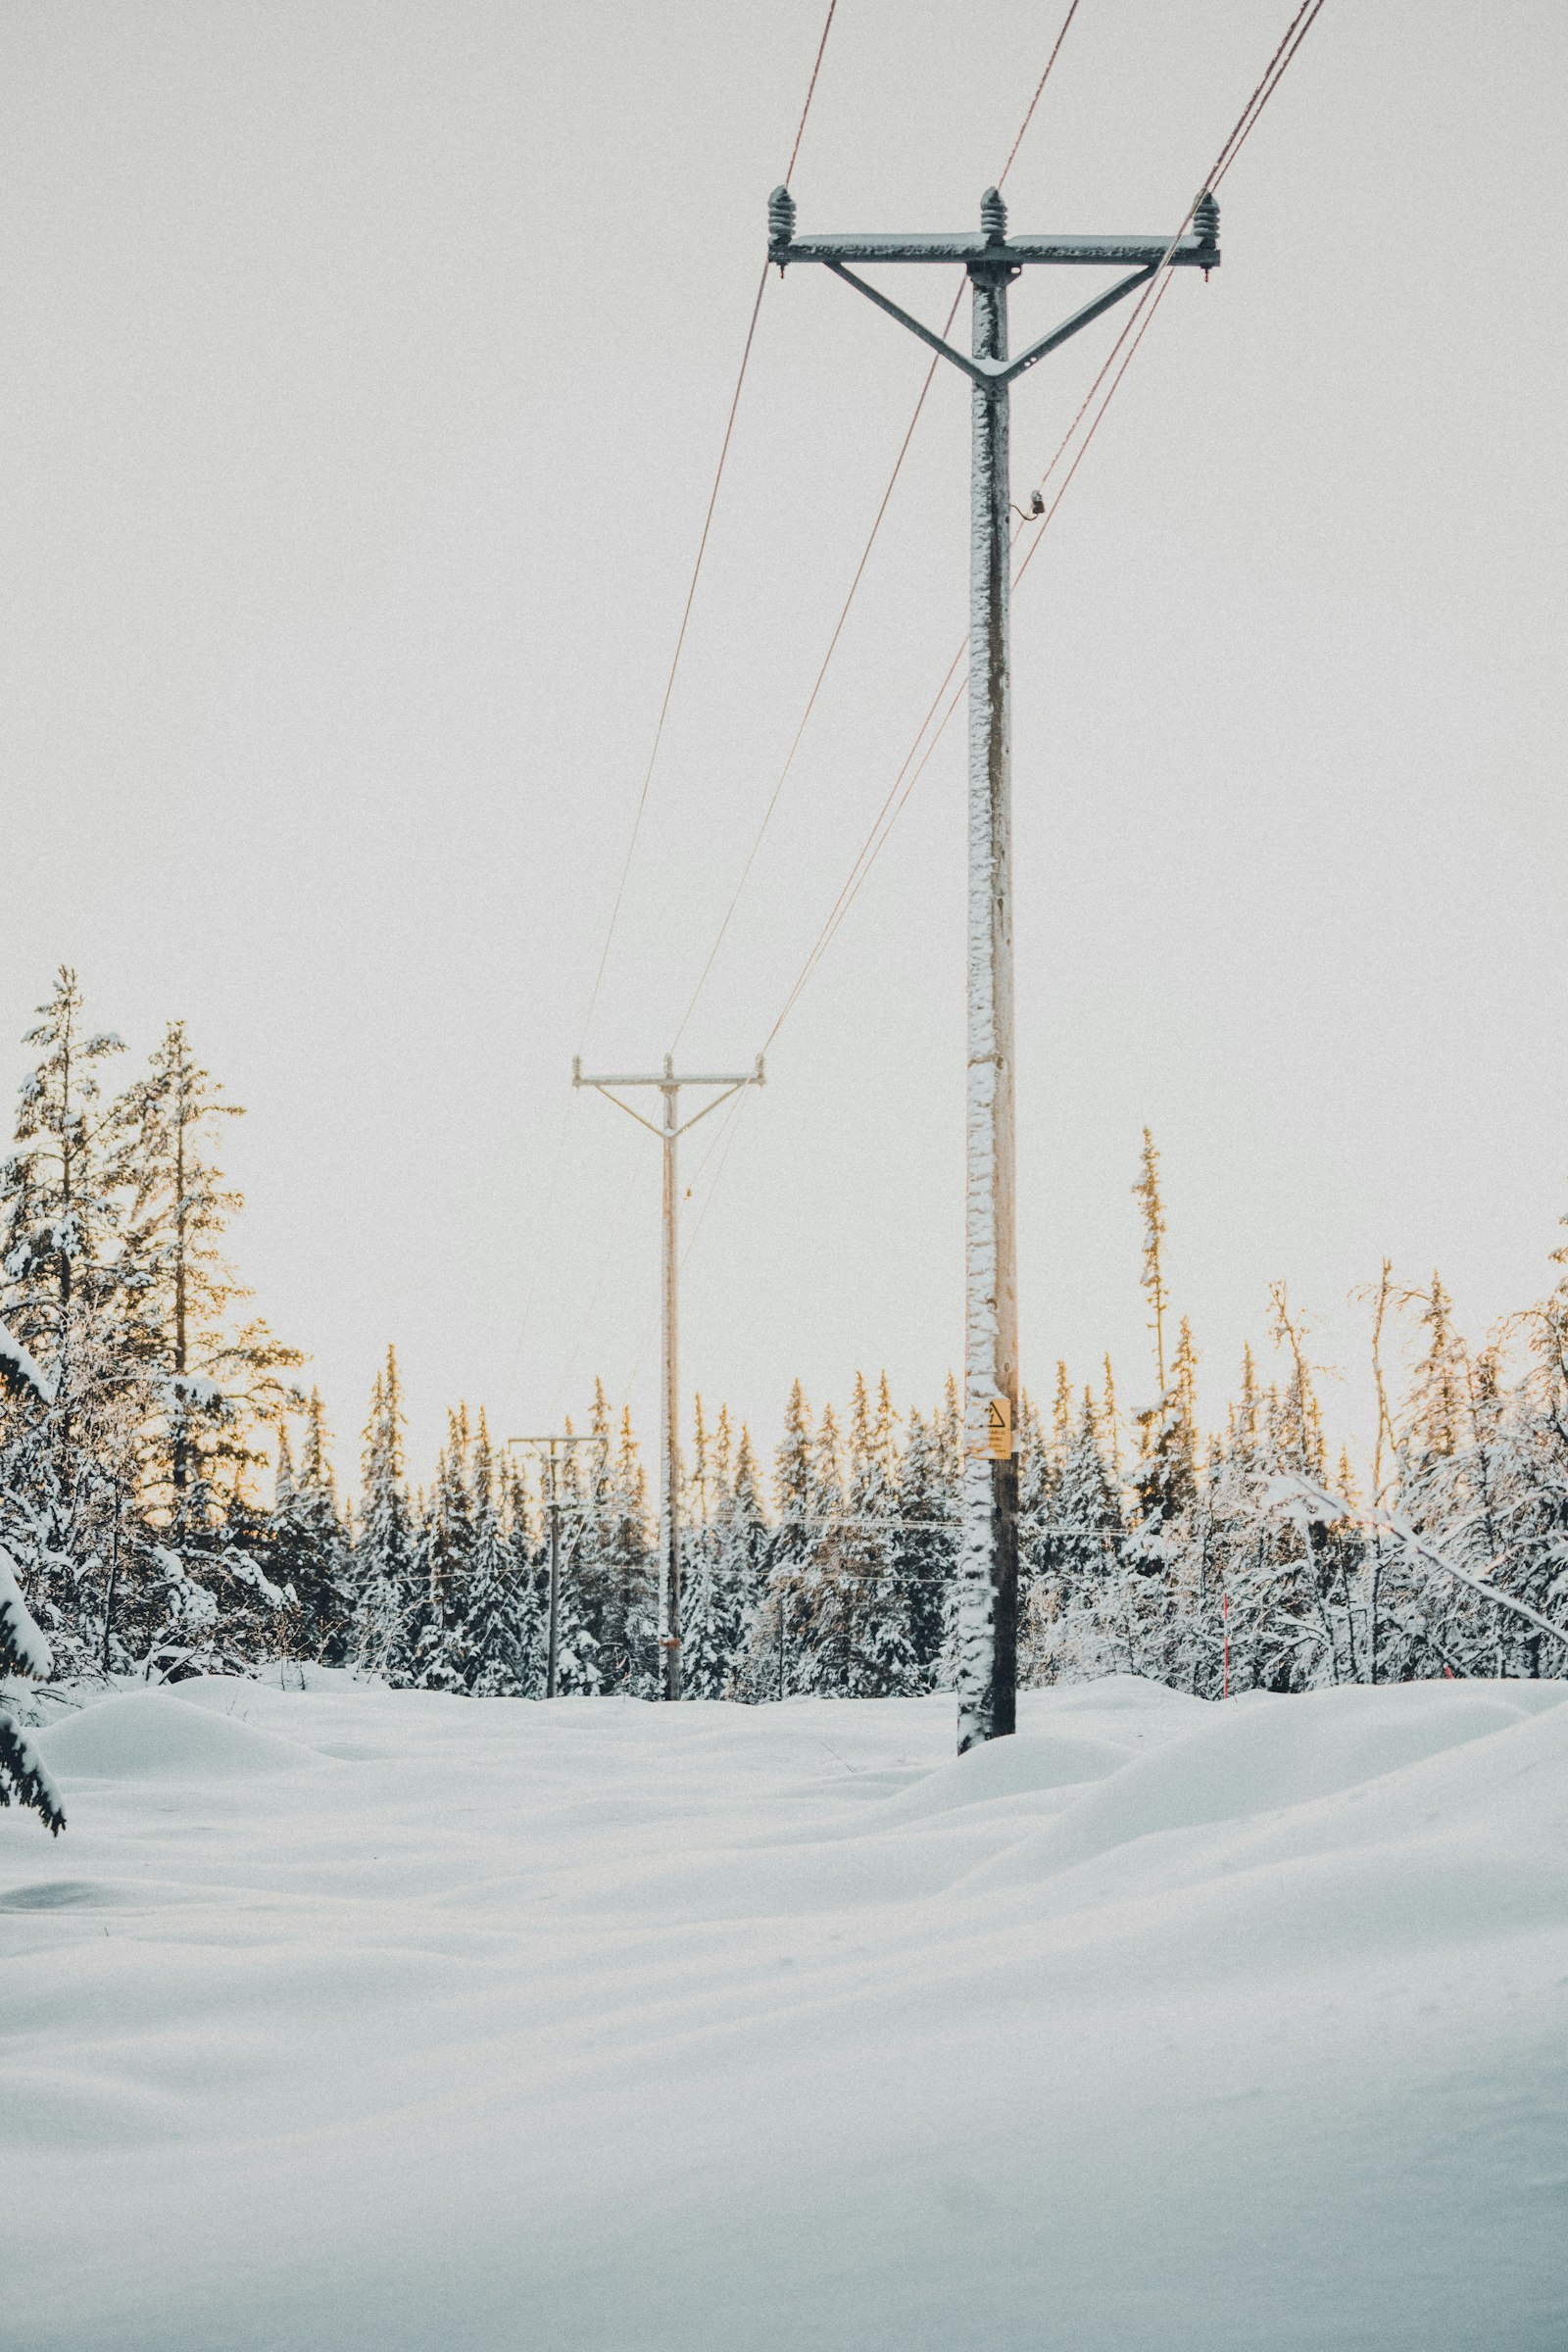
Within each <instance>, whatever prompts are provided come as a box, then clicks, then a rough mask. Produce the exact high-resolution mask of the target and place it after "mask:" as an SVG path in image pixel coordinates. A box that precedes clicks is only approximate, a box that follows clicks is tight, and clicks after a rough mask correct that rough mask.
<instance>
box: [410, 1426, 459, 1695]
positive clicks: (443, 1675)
mask: <svg viewBox="0 0 1568 2352" xmlns="http://www.w3.org/2000/svg"><path fill="white" fill-rule="evenodd" d="M472 1443H473V1440H472V1433H471V1431H470V1429H469V1426H468V1408H467V1406H466V1404H464V1405H460V1406H459V1407H458V1410H457V1411H456V1412H455V1413H449V1414H448V1416H447V1442H446V1445H445V1446H444V1447H443V1448H442V1452H441V1458H440V1460H439V1461H438V1463H437V1464H436V1474H435V1484H434V1486H433V1487H432V1488H431V1491H430V1495H429V1499H428V1500H427V1502H426V1504H425V1509H424V1516H423V1519H422V1521H421V1523H420V1527H419V1534H418V1542H417V1548H416V1554H415V1559H416V1574H417V1578H418V1580H419V1582H420V1583H421V1584H422V1586H423V1588H424V1592H423V1603H424V1606H423V1611H422V1614H423V1623H422V1625H421V1626H420V1628H419V1632H418V1637H417V1642H416V1643H415V1648H414V1657H413V1660H412V1668H411V1674H410V1680H411V1681H412V1683H413V1684H414V1686H415V1688H416V1689H417V1690H420V1691H466V1689H467V1687H468V1682H469V1676H470V1672H471V1659H470V1655H469V1647H468V1607H469V1602H470V1599H471V1593H470V1581H471V1578H472V1574H473V1555H474V1524H473V1495H472V1490H471V1487H470V1484H469V1468H468V1456H469V1452H470V1449H471V1446H472Z"/></svg>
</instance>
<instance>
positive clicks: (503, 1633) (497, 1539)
mask: <svg viewBox="0 0 1568 2352" xmlns="http://www.w3.org/2000/svg"><path fill="white" fill-rule="evenodd" d="M469 1493H470V1498H471V1510H472V1517H473V1555H472V1566H471V1568H470V1571H469V1576H468V1605H467V1615H466V1644H467V1671H468V1684H467V1687H468V1689H469V1691H472V1692H473V1694H474V1695H475V1696H476V1697H479V1698H519V1697H521V1695H522V1693H523V1689H524V1681H523V1675H524V1659H523V1655H522V1649H523V1628H522V1622H521V1617H522V1611H521V1607H520V1605H519V1604H520V1601H521V1597H522V1596H521V1593H519V1590H518V1586H517V1581H516V1578H515V1575H514V1572H513V1565H514V1555H513V1550H512V1546H511V1544H510V1543H509V1542H508V1540H507V1534H506V1530H505V1527H504V1525H503V1522H502V1495H501V1481H500V1470H499V1466H498V1464H497V1462H496V1458H495V1452H494V1448H493V1447H492V1446H491V1444H490V1430H489V1425H488V1423H487V1422H486V1420H485V1416H484V1414H483V1412H481V1413H480V1415H479V1428H478V1432H477V1435H476V1436H475V1438H474V1442H473V1455H472V1460H471V1463H470V1467H469Z"/></svg>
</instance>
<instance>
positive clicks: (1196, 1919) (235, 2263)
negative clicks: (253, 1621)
mask: <svg viewBox="0 0 1568 2352" xmlns="http://www.w3.org/2000/svg"><path fill="white" fill-rule="evenodd" d="M294 1672H295V1670H292V1669H290V1670H289V1673H290V1676H291V1677H292V1676H293V1675H294ZM307 1680H308V1684H309V1687H308V1688H307V1689H306V1690H304V1691H298V1690H289V1691H283V1690H279V1689H278V1688H276V1687H275V1686H267V1685H262V1684H255V1683H237V1682H229V1681H219V1680H211V1681H203V1682H196V1683H187V1684H185V1685H182V1686H181V1687H180V1688H179V1689H178V1690H177V1691H142V1690H136V1691H128V1692H125V1693H123V1694H121V1695H117V1696H113V1697H109V1698H104V1699H101V1700H98V1701H96V1702H95V1703H88V1704H86V1705H84V1706H83V1707H82V1708H81V1710H80V1711H79V1712H76V1713H73V1714H70V1715H67V1716H66V1717H64V1718H63V1719H62V1720H61V1721H59V1722H58V1723H56V1724H55V1725H54V1726H53V1727H52V1728H51V1729H50V1730H48V1731H46V1732H45V1733H43V1734H42V1735H41V1738H40V1745H41V1747H42V1750H43V1753H44V1755H45V1756H46V1758H47V1761H48V1763H49V1765H50V1768H51V1770H52V1771H53V1772H54V1774H55V1776H56V1778H57V1779H58V1780H59V1781H60V1782H61V1784H62V1786H63V1788H64V1790H65V1795H66V1800H67V1806H68V1811H69V1813H70V1828H69V1829H68V1831H67V1833H66V1835H65V1837H64V1838H61V1839H60V1840H59V1841H58V1843H54V1842H51V1841H50V1840H49V1839H47V1838H45V1837H44V1836H43V1835H42V1833H41V1832H40V1831H39V1830H38V1828H37V1825H36V1824H35V1823H32V1822H31V1821H29V1820H26V1819H24V1818H22V1817H19V1816H14V1815H9V1816H0V1952H3V1953H4V1956H5V1961H6V1969H5V1985H6V1991H5V1996H4V2000H3V2004H0V2031H3V2034H4V2036H5V2052H4V2070H3V2075H4V2082H5V2091H4V2119H5V2120H4V2125H3V2128H0V2216H3V2221H0V2232H3V2236H0V2245H3V2272H4V2276H3V2284H0V2343H3V2344H4V2345H5V2347H6V2352H66V2348H67V2347H69V2348H70V2352H98V2348H100V2347H102V2348H104V2352H108V2348H109V2347H114V2348H115V2352H220V2348H222V2352H229V2348H230V2347H232V2348H233V2352H262V2348H263V2347H265V2348H267V2352H272V2348H273V2347H276V2348H278V2352H281V2348H282V2347H284V2346H287V2347H289V2348H290V2352H302V2348H306V2347H310V2348H314V2347H321V2352H338V2348H339V2347H342V2348H343V2352H360V2348H361V2347H367V2348H368V2347H371V2346H374V2347H376V2348H377V2352H436V2348H437V2347H440V2348H441V2352H458V2348H467V2347H472V2348H473V2352H500V2348H501V2347H508V2348H509V2352H510V2348H511V2347H515V2346H534V2345H538V2346H540V2347H544V2346H550V2347H561V2348H563V2352H654V2348H655V2347H658V2348H659V2352H665V2348H669V2352H673V2348H675V2347H683V2348H684V2347H696V2348H699V2352H709V2348H710V2347H711V2352H718V2348H719V2347H724V2348H725V2352H754V2348H755V2352H785V2348H786V2347H788V2348H789V2352H817V2348H818V2347H820V2348H822V2352H839V2348H840V2347H843V2348H844V2352H849V2348H850V2347H852V2346H853V2347H856V2352H925V2348H926V2347H930V2348H931V2352H936V2348H937V2347H943V2348H944V2352H945V2348H947V2347H953V2348H955V2352H957V2348H964V2347H968V2346H971V2345H972V2346H980V2345H985V2346H987V2347H989V2348H992V2352H997V2348H1001V2352H1013V2348H1014V2347H1016V2348H1017V2352H1024V2348H1025V2347H1029V2348H1031V2352H1032V2348H1034V2347H1051V2348H1053V2352H1054V2348H1056V2347H1060V2348H1061V2352H1111V2347H1115V2348H1116V2352H1146V2348H1147V2352H1188V2348H1189V2347H1191V2348H1193V2352H1197V2347H1199V2346H1203V2347H1205V2352H1231V2348H1234V2352H1242V2348H1243V2347H1246V2348H1248V2352H1253V2348H1256V2352H1273V2348H1274V2347H1292V2348H1295V2347H1300V2348H1301V2352H1306V2348H1307V2347H1314V2348H1315V2347H1327V2346H1341V2345H1344V2346H1352V2345H1353V2346H1361V2345H1366V2346H1373V2345H1375V2346H1377V2347H1378V2348H1379V2352H1404V2348H1405V2347H1408V2348H1409V2352H1417V2347H1419V2348H1420V2352H1447V2348H1449V2347H1452V2348H1453V2352H1468V2348H1470V2347H1475V2348H1476V2352H1480V2348H1481V2347H1483V2346H1485V2347H1488V2352H1492V2348H1493V2347H1507V2348H1509V2352H1514V2348H1517V2352H1561V2348H1562V2347H1563V2346H1565V2345H1568V2258H1565V2255H1564V2247H1565V2246H1568V2210H1565V2206H1568V2200H1565V2197H1564V2186H1565V2180H1568V1934H1565V1932H1564V1929H1565V1922H1568V1690H1565V1688H1564V1686H1563V1685H1560V1684H1527V1683H1503V1684H1499V1683H1486V1684H1483V1683H1469V1684H1417V1685H1404V1686H1399V1687H1396V1688H1393V1689H1387V1690H1377V1691H1369V1690H1364V1689H1354V1690H1346V1691H1323V1692H1319V1693H1315V1694H1312V1695H1309V1696H1304V1697H1295V1698H1289V1699H1273V1698H1264V1697H1251V1698H1248V1699H1244V1700H1241V1701H1236V1702H1232V1703H1231V1704H1229V1705H1225V1706H1214V1705H1208V1704H1205V1703H1203V1702H1201V1701H1199V1700H1195V1699H1192V1698H1188V1697H1186V1696H1184V1695H1182V1694H1181V1693H1178V1692H1174V1691H1165V1690H1162V1689H1157V1688H1155V1687H1153V1686H1152V1685H1147V1684H1143V1683H1139V1682H1136V1681H1133V1680H1131V1679H1130V1678H1129V1679H1116V1680H1113V1681H1110V1682H1104V1683H1100V1684H1095V1685H1090V1686H1086V1687H1081V1688H1074V1689H1067V1690H1060V1691H1049V1692H1037V1693H1033V1694H1031V1695H1029V1696H1027V1697H1026V1698H1025V1699H1024V1701H1023V1706H1022V1726H1023V1728H1022V1731H1021V1733H1020V1736H1019V1737H1018V1738H1017V1739H1015V1740H1008V1741H1002V1742H998V1743H996V1744H995V1745H994V1746H992V1747H989V1748H985V1749H982V1750H979V1751H977V1752H975V1753H973V1754H971V1755H969V1756H967V1757H964V1758H962V1759H961V1760H958V1761H955V1760H954V1759H953V1757H952V1752H951V1751H952V1742H953V1709H952V1702H951V1700H948V1699H914V1700H881V1701H851V1700H837V1701H834V1700H822V1701H813V1700H794V1701H790V1702H788V1703H786V1704H785V1705H783V1706H769V1707H758V1708H744V1707H732V1706H727V1705H721V1704H716V1703H710V1704H693V1705H683V1706H680V1707H677V1708H660V1707H654V1706H647V1705H641V1704H638V1703H636V1702H631V1701H619V1700H597V1701H596V1700H558V1701H556V1702H554V1703H553V1704H550V1705H546V1704H543V1703H539V1702H527V1701H513V1700H472V1699H459V1698H448V1697H444V1696H439V1695H436V1694H432V1693H426V1692H415V1691H399V1692H391V1691H382V1690H378V1689H374V1688H369V1687H365V1686H360V1685H356V1684H354V1683H353V1682H352V1681H350V1680H349V1679H348V1678H347V1677H344V1676H338V1675H331V1674H326V1673H323V1672H320V1671H319V1670H307Z"/></svg>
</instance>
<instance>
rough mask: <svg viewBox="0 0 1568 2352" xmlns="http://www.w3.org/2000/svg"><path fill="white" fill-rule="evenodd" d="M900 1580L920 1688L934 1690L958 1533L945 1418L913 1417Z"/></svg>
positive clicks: (901, 1477)
mask: <svg viewBox="0 0 1568 2352" xmlns="http://www.w3.org/2000/svg"><path fill="white" fill-rule="evenodd" d="M897 1542H898V1574H899V1582H900V1584H901V1585H902V1587H903V1589H904V1591H905V1593H906V1594H907V1604H908V1610H909V1636H910V1640H911V1642H912V1643H913V1646H914V1659H915V1666H916V1669H917V1671H918V1674H919V1679H920V1687H921V1688H922V1689H923V1690H931V1689H933V1688H934V1687H935V1683H936V1677H937V1674H938V1670H939V1667H940V1664H941V1659H942V1645H943V1634H944V1630H945V1628H946V1624H947V1602H948V1594H949V1591H950V1588H951V1587H952V1584H953V1579H954V1573H955V1569H956V1563H957V1548H958V1530H957V1518H956V1512H955V1509H954V1495H953V1485H952V1481H951V1479H950V1478H949V1476H948V1470H947V1462H946V1458H945V1448H944V1445H943V1438H942V1428H941V1420H940V1416H938V1415H932V1416H930V1417H927V1415H926V1414H924V1413H922V1412H920V1411H919V1410H918V1409H916V1410H915V1411H913V1412H911V1413H910V1415H909V1417H908V1423H907V1435H906V1437H905V1441H904V1448H903V1451H902V1453H901V1454H900V1457H899V1465H898V1537H897Z"/></svg>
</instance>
